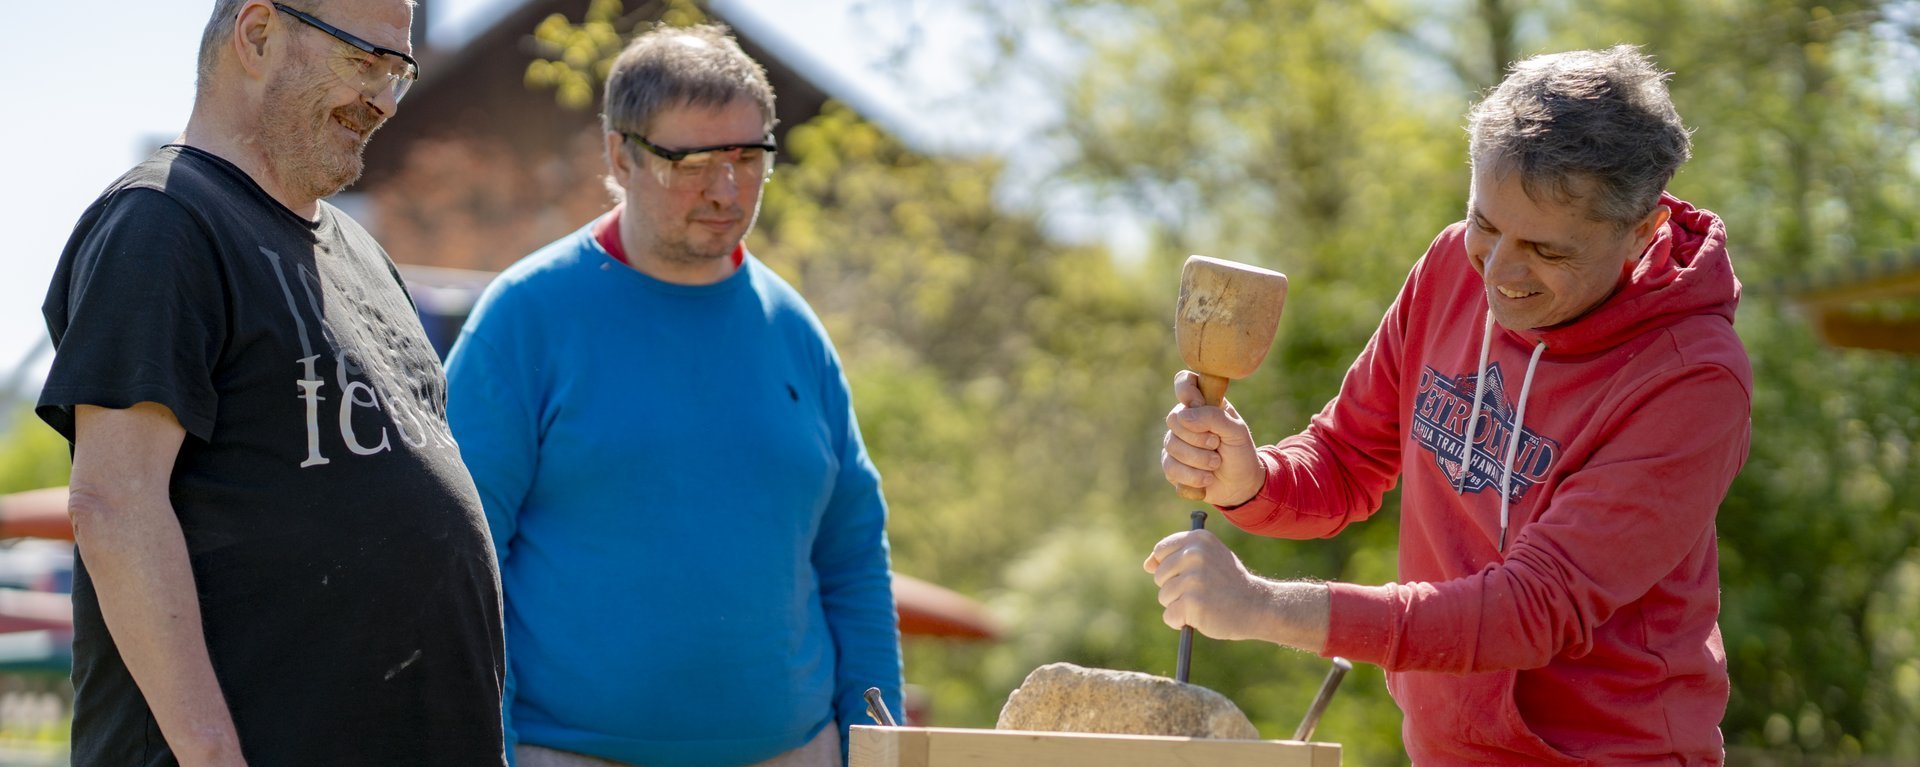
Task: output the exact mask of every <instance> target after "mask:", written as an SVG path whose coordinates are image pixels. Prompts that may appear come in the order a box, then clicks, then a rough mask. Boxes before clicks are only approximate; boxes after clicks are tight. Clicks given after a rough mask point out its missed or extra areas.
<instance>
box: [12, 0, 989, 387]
mask: <svg viewBox="0 0 1920 767" xmlns="http://www.w3.org/2000/svg"><path fill="white" fill-rule="evenodd" d="M431 2H432V3H433V17H432V22H431V23H432V25H433V29H432V31H431V33H430V34H431V37H432V41H433V42H434V43H435V44H443V43H445V42H447V41H450V40H454V39H460V38H463V37H465V36H467V35H470V34H472V33H473V32H475V31H477V30H478V28H481V27H483V26H484V25H485V24H486V23H489V22H490V21H492V20H493V19H494V18H497V17H498V15H499V14H500V13H501V12H503V11H504V10H505V8H504V7H503V5H506V6H510V5H511V4H512V3H514V2H517V0H431ZM716 5H717V6H718V7H719V8H720V9H721V12H722V13H724V14H727V15H729V16H730V17H732V18H734V19H735V24H736V26H738V27H740V28H741V29H742V31H743V32H750V33H753V34H755V36H756V37H760V38H762V39H766V38H768V37H769V35H776V36H778V37H780V38H784V40H785V43H784V45H783V47H784V50H777V52H778V53H780V54H781V55H782V56H783V57H785V58H789V59H794V58H799V59H802V60H801V61H795V63H796V64H797V65H802V66H803V68H808V69H815V70H816V71H817V75H816V76H817V77H819V78H820V79H821V80H822V85H823V86H824V87H826V88H827V90H828V91H829V92H832V93H834V94H835V95H838V96H841V97H842V98H843V99H845V100H848V101H849V102H851V103H853V104H854V105H855V106H856V107H857V108H860V109H861V110H862V111H863V112H865V113H867V114H868V115H869V116H870V117H873V118H875V119H878V120H880V121H881V122H882V123H883V124H888V125H889V127H891V128H893V129H894V130H895V131H896V132H900V133H903V134H907V135H908V136H909V137H913V138H921V139H923V140H927V141H932V142H935V143H941V144H955V143H958V144H962V145H973V146H979V145H981V144H982V143H985V144H993V143H996V142H994V141H992V140H985V141H984V142H983V141H981V140H977V139H978V137H966V136H959V135H957V134H955V132H954V131H953V130H952V128H951V127H950V126H952V125H955V124H963V125H964V124H974V125H980V124H982V122H980V121H971V120H958V121H956V120H952V119H944V120H943V119H938V118H936V117H935V116H934V113H935V112H937V111H938V110H939V109H940V108H941V107H942V105H948V106H950V105H951V104H952V102H954V101H956V100H959V98H960V97H959V96H958V95H957V94H959V93H961V92H963V91H964V90H965V87H964V86H963V85H962V84H961V81H962V78H961V77H960V76H959V75H957V74H956V72H957V69H956V67H955V65H954V62H955V61H957V60H959V59H962V58H966V57H968V54H967V51H968V50H969V49H971V50H976V51H977V50H981V49H983V48H985V45H984V43H982V42H981V41H980V39H979V37H978V36H977V35H969V34H956V33H955V30H956V29H961V28H964V25H963V24H962V25H956V24H955V23H953V20H952V19H951V18H940V16H942V15H946V16H951V12H948V11H941V10H938V9H932V10H930V9H928V8H926V7H924V6H926V5H928V4H924V3H912V2H908V3H884V2H873V0H817V1H814V2H807V3H792V2H786V1H785V0H720V1H719V2H716ZM935 5H938V4H935ZM211 9H212V2H211V0H140V2H124V3H112V4H110V5H104V6H103V5H101V4H98V3H79V2H64V1H62V2H11V3H7V4H6V8H5V9H4V10H0V72H5V73H6V75H5V78H6V79H5V85H6V99H7V101H8V103H9V104H10V105H11V106H10V107H9V109H8V114H9V117H8V118H7V119H5V120H0V146H5V147H7V149H8V150H9V152H10V153H11V155H12V156H11V157H9V158H8V160H7V165H8V167H9V171H10V172H9V173H8V176H9V179H10V183H6V184H0V216H4V219H0V387H4V386H5V385H6V384H7V383H9V381H8V380H7V379H8V377H9V374H10V372H11V371H13V370H14V369H15V367H16V365H17V364H18V363H19V362H20V361H21V360H22V359H23V358H25V357H26V356H27V355H28V354H29V352H31V351H33V350H34V349H35V348H36V346H37V345H38V344H39V343H40V341H41V339H42V338H44V337H45V334H46V329H45V324H44V322H43V320H42V319H41V317H40V302H41V299H42V298H43V297H44V296H45V293H46V289H47V282H48V280H49V279H50V278H51V276H52V274H53V267H54V263H55V261H57V260H58V258H59V254H60V250H61V248H62V247H63V246H64V245H65V243H66V239H67V235H68V233H69V232H70V231H71V230H72V227H73V223H74V221H75V220H76V219H77V218H79V216H80V213H81V211H83V210H84V209H85V208H86V206H87V204H88V203H90V202H92V200H93V198H94V197H95V196H96V195H97V194H99V192H100V190H101V189H103V188H105V187H106V185H107V184H108V183H110V182H112V181H113V180H114V179H115V178H117V177H118V176H119V175H120V174H121V173H123V172H125V171H126V169H127V168H129V167H131V166H132V165H134V164H135V163H137V162H138V161H139V160H140V159H141V158H142V157H144V156H145V155H146V154H147V152H149V151H150V150H151V149H152V148H153V147H154V146H157V145H158V144H160V143H164V142H166V141H168V140H170V139H172V138H173V137H174V136H175V135H177V134H178V133H179V131H180V129H181V128H182V127H183V126H184V125H185V124H186V119H187V113H188V111H189V109H190V107H191V105H192V99H193V75H194V58H195V54H196V49H197V48H198V46H199V39H200V30H201V29H202V27H204V26H205V24H206V19H207V14H208V13H209V12H210V11H211ZM916 26H917V27H918V28H919V29H922V30H927V29H937V30H940V34H938V35H926V34H923V35H922V37H921V38H919V39H916V40H914V45H913V46H912V50H913V51H914V58H913V59H912V60H911V61H909V62H906V63H905V66H904V67H902V66H899V65H897V64H893V63H889V62H887V61H885V60H884V59H885V56H886V54H887V53H889V52H890V51H891V50H893V49H895V48H898V47H899V45H900V44H899V40H901V39H902V38H901V36H900V35H901V30H905V29H910V28H914V27H916ZM769 42H770V43H771V42H775V41H773V40H769ZM808 61H810V62H811V63H812V66H811V67H806V62H808ZM883 71H885V72H887V74H881V73H882V72H883ZM902 72H904V73H905V74H904V75H902V74H901V73H902ZM903 76H904V77H913V78H915V79H917V80H918V81H919V82H918V83H917V84H916V87H915V88H913V89H910V90H911V93H912V95H911V96H908V95H903V94H904V93H906V92H907V91H909V89H904V88H901V87H900V86H899V83H900V81H901V79H902V77H903ZM876 113H877V114H876ZM943 124H944V125H943ZM374 140H375V141H378V140H380V139H379V137H377V136H376V137H375V138H374ZM1002 140H1005V139H1004V137H1002ZM46 363H47V359H46V357H44V356H42V357H41V358H40V359H39V360H38V362H37V363H36V364H35V365H34V366H32V367H31V368H28V369H27V377H28V379H29V380H28V381H26V386H27V387H29V390H30V391H31V392H37V391H38V388H39V387H38V383H39V379H40V377H41V376H42V375H44V370H45V365H46Z"/></svg>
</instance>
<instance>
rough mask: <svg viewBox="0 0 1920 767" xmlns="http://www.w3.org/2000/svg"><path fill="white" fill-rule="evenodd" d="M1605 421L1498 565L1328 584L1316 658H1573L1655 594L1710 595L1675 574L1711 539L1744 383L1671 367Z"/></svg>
mask: <svg viewBox="0 0 1920 767" xmlns="http://www.w3.org/2000/svg"><path fill="white" fill-rule="evenodd" d="M1609 412H1610V413H1612V415H1610V416H1609V419H1608V422H1607V423H1606V424H1605V427H1604V428H1605V432H1604V433H1603V434H1602V444H1603V447H1601V448H1600V449H1599V450H1597V451H1596V452H1595V453H1594V454H1593V455H1592V456H1591V458H1590V459H1589V460H1588V461H1587V462H1586V464H1585V466H1583V467H1582V468H1580V469H1579V470H1577V471H1575V472H1574V473H1573V474H1571V475H1569V476H1568V477H1567V478H1566V480H1565V481H1564V483H1563V484H1562V486H1561V487H1560V489H1559V491H1558V492H1556V493H1555V494H1554V496H1553V499H1552V501H1551V502H1550V505H1549V506H1548V507H1547V508H1546V509H1545V510H1544V511H1543V512H1542V513H1541V515H1540V516H1539V518H1537V519H1535V520H1534V521H1533V522H1532V523H1530V524H1528V525H1526V526H1525V527H1523V528H1521V529H1520V530H1519V532H1518V534H1517V536H1516V538H1515V539H1514V541H1513V543H1512V544H1511V546H1510V550H1509V553H1508V555H1507V558H1506V559H1505V560H1504V561H1502V562H1497V563H1494V564H1491V565H1488V566H1487V567H1486V568H1485V569H1483V570H1481V571H1479V572H1477V573H1475V574H1473V575H1470V576H1466V577H1461V578H1456V579H1453V580H1449V581H1443V582H1437V583H1405V584H1388V585H1385V586H1355V585H1350V584H1335V585H1333V587H1332V625H1331V627H1330V636H1329V641H1328V644H1327V647H1326V650H1325V652H1326V653H1327V654H1329V655H1341V656H1345V657H1348V658H1352V659H1354V660H1361V661H1366V662H1370V663H1375V664H1378V665H1380V666H1383V667H1385V668H1386V669H1388V670H1390V671H1443V672H1451V673H1467V672H1483V671H1494V670H1502V669H1529V668H1538V667H1540V666H1544V665H1546V664H1547V662H1548V661H1550V660H1551V659H1552V658H1553V657H1554V656H1556V655H1559V654H1562V653H1566V654H1569V655H1572V656H1575V657H1578V656H1581V655H1585V654H1586V653H1587V652H1589V651H1590V650H1591V649H1592V648H1593V639H1594V631H1595V629H1596V628H1597V627H1599V626H1600V625H1601V624H1603V623H1605V622H1606V621H1607V620H1608V619H1609V618H1611V617H1613V615H1614V613H1615V611H1617V610H1619V609H1620V608H1621V607H1622V606H1623V605H1627V604H1630V603H1633V602H1635V601H1638V600H1640V599H1641V598H1642V597H1644V596H1646V595H1647V594H1648V593H1649V592H1650V591H1651V590H1653V589H1655V588H1656V586H1657V587H1658V588H1661V589H1674V588H1684V587H1687V586H1689V585H1691V586H1697V587H1699V588H1711V587H1712V583H1711V578H1710V577H1709V576H1710V575H1711V574H1705V573H1703V574H1693V575H1694V576H1698V577H1689V575H1688V574H1686V573H1678V572H1677V569H1678V568H1681V567H1682V565H1683V563H1685V562H1688V561H1689V559H1688V555H1689V554H1690V553H1691V552H1693V551H1695V550H1697V549H1698V548H1699V547H1700V546H1701V542H1702V539H1703V538H1711V536H1713V534H1714V528H1713V519H1714V515H1715V513H1716V512H1717V511H1718V509H1719V505H1720V501H1721V499H1722V498H1724V497H1725V495H1726V492H1727V488H1728V487H1729V486H1730V485H1731V484H1732V482H1733V477H1734V475H1735V474H1736V473H1738V472H1739V469H1740V466H1741V465H1742V464H1743V463H1744V462H1745V460H1746V454H1747V444H1748V437H1749V435H1750V431H1751V423H1750V421H1749V413H1750V397H1749V392H1748V390H1747V388H1746V386H1745V385H1744V384H1743V383H1742V382H1741V381H1740V379H1739V378H1738V377H1737V376H1736V375H1735V373H1734V372H1732V371H1730V370H1728V369H1727V368H1726V367H1723V366H1721V365H1718V364H1710V363H1704V364H1690V365H1682V366H1677V367H1675V368H1673V369H1670V370H1668V371H1666V372H1664V373H1661V374H1658V375H1656V376H1653V377H1652V378H1651V379H1650V380H1648V381H1647V382H1645V383H1643V384H1642V385H1640V386H1638V387H1636V388H1635V389H1634V390H1633V391H1631V392H1630V393H1628V394H1627V395H1626V396H1624V397H1622V398H1621V399H1620V400H1618V401H1617V402H1616V403H1614V405H1613V406H1612V407H1611V408H1610V411H1609ZM1707 561H1708V563H1709V565H1708V566H1709V568H1710V565H1711V559H1709V560H1707ZM1676 576H1677V577H1676Z"/></svg>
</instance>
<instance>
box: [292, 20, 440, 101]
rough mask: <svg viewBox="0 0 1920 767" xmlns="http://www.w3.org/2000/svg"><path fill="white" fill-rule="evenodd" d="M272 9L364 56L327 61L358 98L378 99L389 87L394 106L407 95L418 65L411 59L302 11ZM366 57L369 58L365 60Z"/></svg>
mask: <svg viewBox="0 0 1920 767" xmlns="http://www.w3.org/2000/svg"><path fill="white" fill-rule="evenodd" d="M273 7H274V9H275V10H278V11H280V12H281V13H285V14H286V15H288V16H292V17H294V18H296V19H299V20H301V21H303V22H306V24H307V26H310V27H313V28H314V29H318V30H320V31H322V32H325V33H327V34H329V35H333V39H335V40H339V41H340V42H343V43H346V44H347V45H351V46H353V47H354V48H355V49H357V50H359V51H360V52H361V53H363V54H365V55H363V56H348V57H345V58H338V57H336V58H330V59H327V65H328V67H329V68H331V69H332V70H333V73H334V74H336V75H339V76H340V80H341V82H344V83H346V84H347V85H348V86H350V87H352V88H354V89H355V90H358V91H360V95H362V96H365V97H367V98H369V99H373V98H379V96H380V94H382V93H384V92H386V91H387V89H389V88H391V89H393V100H394V103H399V102H400V99H401V98H403V97H405V96H406V95H407V90H408V89H409V88H412V87H413V84H414V82H416V81H418V80H419V79H420V64H419V62H416V61H414V60H413V57H412V56H408V55H407V54H404V53H401V52H399V51H396V50H394V49H392V48H382V47H380V46H378V45H374V44H373V43H369V42H367V41H365V40H362V39H360V38H358V37H354V36H353V35H352V34H349V33H347V32H343V31H341V30H340V29H339V28H338V27H335V26H333V25H332V24H328V23H326V22H324V21H321V20H319V19H316V18H314V17H313V16H311V15H309V14H307V13H304V12H302V11H297V10H294V9H292V8H288V7H287V6H285V5H283V4H281V3H274V4H273ZM368 56H372V57H373V58H367V57H368Z"/></svg>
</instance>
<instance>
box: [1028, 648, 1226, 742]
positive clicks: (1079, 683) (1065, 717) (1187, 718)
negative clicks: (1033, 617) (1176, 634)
mask: <svg viewBox="0 0 1920 767" xmlns="http://www.w3.org/2000/svg"><path fill="white" fill-rule="evenodd" d="M995 727H997V728H998V729H1002V730H1039V731H1043V732H1088V733H1104V734H1112V735H1171V736H1176V737H1188V738H1233V739H1243V740H1253V739H1257V738H1259V737H1260V734H1259V732H1258V731H1256V730H1254V728H1253V723H1252V722H1249V721H1247V716H1246V714H1243V713H1240V708H1239V707H1238V706H1235V705H1233V701H1230V700H1227V698H1226V696H1224V695H1221V694H1220V693H1217V692H1214V691H1212V690H1209V689H1207V688H1205V687H1200V686H1197V685H1192V684H1184V683H1181V682H1176V681H1174V680H1172V679H1168V678H1166V677H1163V676H1154V675H1152V674H1142V673H1139V672H1137V671H1114V670H1111V669H1104V668H1083V667H1081V666H1076V665H1074V664H1071V663H1049V664H1047V665H1045V666H1041V667H1039V668H1037V669H1034V670H1033V673H1031V674H1028V675H1027V680H1026V681H1025V682H1021V683H1020V688H1019V689H1017V690H1014V691H1013V694H1012V695H1009V696H1007V705H1006V706H1005V707H1003V708H1001V709H1000V722H999V724H997V725H995Z"/></svg>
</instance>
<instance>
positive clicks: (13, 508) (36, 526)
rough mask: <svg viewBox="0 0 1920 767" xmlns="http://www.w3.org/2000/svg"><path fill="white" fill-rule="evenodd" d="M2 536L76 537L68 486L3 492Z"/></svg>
mask: <svg viewBox="0 0 1920 767" xmlns="http://www.w3.org/2000/svg"><path fill="white" fill-rule="evenodd" d="M0 538H45V539H48V540H54V541H71V540H73V522H72V521H71V520H69V519H68V517H67V489H66V488H65V487H46V488H41V489H39V490H27V491H25V492H19V493H7V494H6V495H0Z"/></svg>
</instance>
